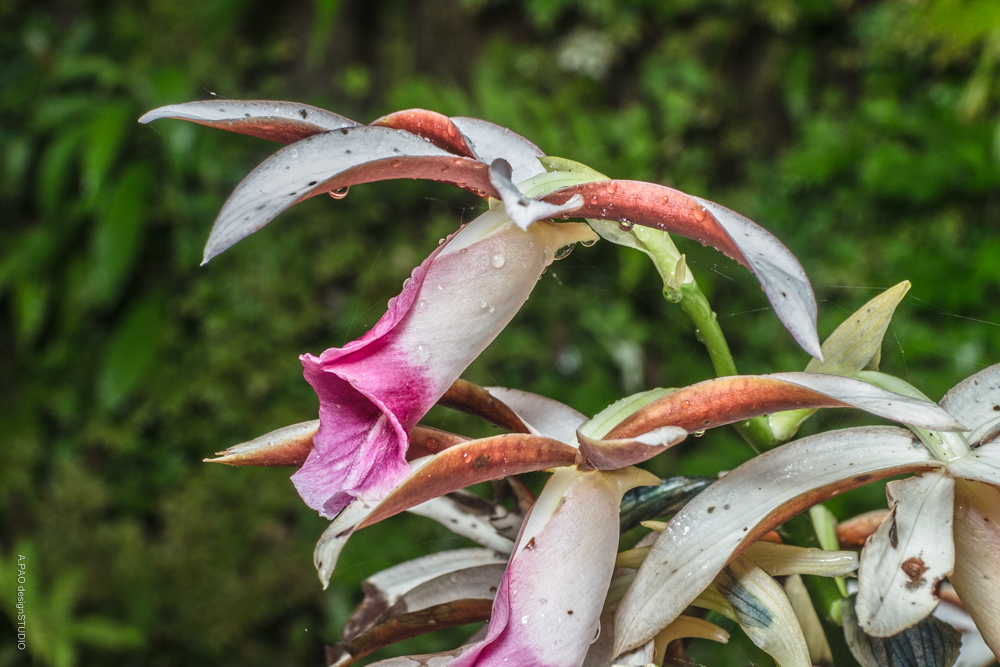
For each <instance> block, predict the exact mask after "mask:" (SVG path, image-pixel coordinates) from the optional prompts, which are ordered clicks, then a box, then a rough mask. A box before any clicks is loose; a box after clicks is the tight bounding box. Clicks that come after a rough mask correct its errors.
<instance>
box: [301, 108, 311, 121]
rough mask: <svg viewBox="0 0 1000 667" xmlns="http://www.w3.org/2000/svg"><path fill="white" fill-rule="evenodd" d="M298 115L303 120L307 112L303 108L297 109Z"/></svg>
mask: <svg viewBox="0 0 1000 667" xmlns="http://www.w3.org/2000/svg"><path fill="white" fill-rule="evenodd" d="M299 115H300V116H302V119H303V120H305V119H306V118H307V117H308V116H309V112H308V111H306V110H305V109H299Z"/></svg>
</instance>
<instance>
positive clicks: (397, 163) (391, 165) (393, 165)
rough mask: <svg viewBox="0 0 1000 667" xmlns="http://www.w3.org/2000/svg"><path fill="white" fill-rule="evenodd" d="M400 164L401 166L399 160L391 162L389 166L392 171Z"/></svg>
mask: <svg viewBox="0 0 1000 667" xmlns="http://www.w3.org/2000/svg"><path fill="white" fill-rule="evenodd" d="M401 164H403V162H402V161H401V160H393V161H392V162H390V163H389V166H390V167H392V168H393V169H395V168H396V167H398V166H399V165H401Z"/></svg>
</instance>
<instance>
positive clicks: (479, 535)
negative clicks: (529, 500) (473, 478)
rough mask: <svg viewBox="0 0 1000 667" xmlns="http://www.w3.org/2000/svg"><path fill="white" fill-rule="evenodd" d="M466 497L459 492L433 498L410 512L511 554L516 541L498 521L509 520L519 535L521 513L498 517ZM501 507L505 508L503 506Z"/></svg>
mask: <svg viewBox="0 0 1000 667" xmlns="http://www.w3.org/2000/svg"><path fill="white" fill-rule="evenodd" d="M469 495H472V494H469ZM463 500H464V499H463V498H458V497H456V495H455V494H449V495H447V496H441V497H439V498H431V499H430V500H428V501H426V502H423V503H420V504H419V505H417V506H415V507H411V508H410V509H408V510H407V511H408V512H409V513H410V514H416V515H417V516H423V517H427V518H428V519H433V520H434V521H437V522H438V523H439V524H441V525H442V526H444V527H445V528H447V529H448V530H450V531H451V532H453V533H455V534H456V535H461V536H462V537H467V538H468V539H470V540H472V541H473V542H475V543H476V544H481V545H483V546H484V547H486V548H487V549H492V550H493V551H496V552H497V553H502V554H509V553H510V552H511V551H513V550H514V540H512V539H511V538H509V537H507V536H506V535H505V534H504V533H506V532H507V531H506V530H504V531H501V530H500V528H499V527H498V524H499V523H500V521H502V520H505V519H506V520H509V521H510V523H511V524H512V528H514V529H515V534H516V529H517V528H518V527H520V520H519V518H520V517H519V515H516V514H513V513H511V514H507V515H504V516H497V515H496V514H495V513H494V512H490V513H489V514H487V513H484V512H482V511H479V509H478V508H475V507H470V506H469V504H468V503H465V502H462V501H463ZM492 509H496V508H492ZM500 510H503V508H502V507H500Z"/></svg>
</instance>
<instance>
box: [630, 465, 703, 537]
mask: <svg viewBox="0 0 1000 667" xmlns="http://www.w3.org/2000/svg"><path fill="white" fill-rule="evenodd" d="M714 481H715V480H714V479H713V478H711V477H671V478H669V479H665V480H663V481H662V482H661V483H660V484H659V485H658V486H642V487H639V488H636V489H632V490H631V491H629V492H628V493H626V494H625V497H624V498H622V505H621V519H620V526H619V529H620V530H621V532H623V533H624V532H625V531H627V530H630V529H632V528H635V527H636V526H638V525H639V524H640V523H641V522H643V521H648V520H649V519H655V518H657V517H662V516H666V515H668V514H674V513H676V512H678V511H680V509H681V508H682V507H684V505H686V504H687V503H688V502H690V501H691V499H692V498H694V497H695V496H696V495H698V494H699V493H701V492H702V491H704V490H705V489H706V488H708V486H709V485H710V484H711V483H712V482H714Z"/></svg>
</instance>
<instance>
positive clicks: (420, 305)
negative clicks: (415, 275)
mask: <svg viewBox="0 0 1000 667" xmlns="http://www.w3.org/2000/svg"><path fill="white" fill-rule="evenodd" d="M417 305H418V306H419V307H421V308H426V307H427V302H426V301H424V300H423V299H421V300H420V301H418V302H417Z"/></svg>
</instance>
